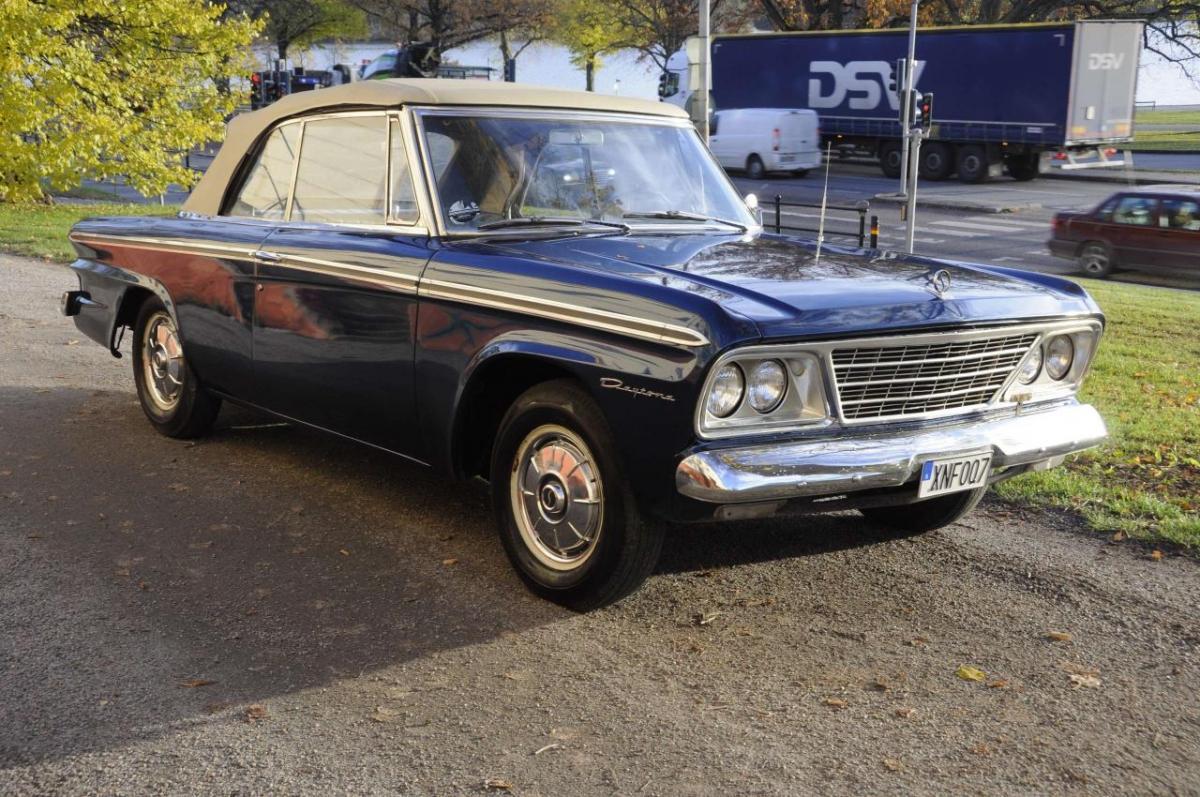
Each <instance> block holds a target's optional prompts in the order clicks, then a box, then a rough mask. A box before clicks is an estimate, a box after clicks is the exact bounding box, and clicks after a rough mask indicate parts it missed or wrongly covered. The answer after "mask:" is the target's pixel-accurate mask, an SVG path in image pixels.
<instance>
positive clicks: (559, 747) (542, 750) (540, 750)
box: [533, 743, 563, 755]
mask: <svg viewBox="0 0 1200 797" xmlns="http://www.w3.org/2000/svg"><path fill="white" fill-rule="evenodd" d="M562 749H563V746H562V745H561V744H557V743H555V744H548V745H546V746H545V747H539V748H538V749H536V750H534V751H533V754H534V755H541V754H542V753H548V752H550V751H551V750H562Z"/></svg>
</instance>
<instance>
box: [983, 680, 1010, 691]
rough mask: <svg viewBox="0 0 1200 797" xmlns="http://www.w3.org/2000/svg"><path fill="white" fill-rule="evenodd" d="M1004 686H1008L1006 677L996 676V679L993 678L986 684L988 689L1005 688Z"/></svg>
mask: <svg viewBox="0 0 1200 797" xmlns="http://www.w3.org/2000/svg"><path fill="white" fill-rule="evenodd" d="M1006 688H1008V679H1006V678H997V679H996V680H994V681H992V682H991V683H990V684H988V689H1006Z"/></svg>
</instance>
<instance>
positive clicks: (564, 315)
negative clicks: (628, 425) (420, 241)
mask: <svg viewBox="0 0 1200 797" xmlns="http://www.w3.org/2000/svg"><path fill="white" fill-rule="evenodd" d="M419 293H420V295H421V296H422V297H423V298H431V299H445V300H447V301H451V302H463V303H465V304H475V305H481V306H484V307H492V308H495V309H497V310H508V311H511V312H514V313H520V314H522V315H532V316H537V317H538V318H548V319H551V320H554V321H563V322H565V323H568V324H573V325H576V326H584V327H590V328H592V329H599V330H603V331H605V332H614V333H616V334H618V335H625V336H626V337H632V338H639V339H641V340H649V341H653V342H655V343H667V344H671V345H675V346H688V347H691V346H707V345H708V343H709V340H708V338H706V337H705V336H704V335H702V334H700V333H699V332H696V331H695V330H692V329H688V328H687V327H682V326H678V325H675V324H667V323H664V322H661V321H650V320H647V319H644V318H637V317H636V316H630V315H625V314H623V313H612V312H609V311H607V310H596V309H594V308H591V307H584V306H582V305H577V304H568V303H566V302H556V301H553V300H551V299H538V298H534V297H532V296H520V295H517V294H513V293H508V292H506V291H494V290H490V289H488V288H477V287H475V286H473V285H464V284H462V283H458V282H443V281H442V280H435V279H423V280H421V287H420V291H419Z"/></svg>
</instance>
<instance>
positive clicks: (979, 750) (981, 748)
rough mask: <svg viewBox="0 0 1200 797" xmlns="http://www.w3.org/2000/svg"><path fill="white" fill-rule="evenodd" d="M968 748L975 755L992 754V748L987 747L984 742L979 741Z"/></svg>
mask: <svg viewBox="0 0 1200 797" xmlns="http://www.w3.org/2000/svg"><path fill="white" fill-rule="evenodd" d="M970 750H971V752H972V753H974V754H975V755H991V754H992V748H990V747H988V746H987V744H986V743H985V742H980V743H979V744H977V745H975V746H974V747H972V748H970Z"/></svg>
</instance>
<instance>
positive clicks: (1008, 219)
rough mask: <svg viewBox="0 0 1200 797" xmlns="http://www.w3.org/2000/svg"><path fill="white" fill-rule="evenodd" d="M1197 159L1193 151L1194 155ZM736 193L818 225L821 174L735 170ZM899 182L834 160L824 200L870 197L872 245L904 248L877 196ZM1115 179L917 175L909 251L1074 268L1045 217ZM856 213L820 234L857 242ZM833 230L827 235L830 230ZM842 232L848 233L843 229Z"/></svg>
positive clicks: (767, 213)
mask: <svg viewBox="0 0 1200 797" xmlns="http://www.w3.org/2000/svg"><path fill="white" fill-rule="evenodd" d="M1197 158H1198V159H1200V156H1197ZM734 182H735V183H736V184H737V186H738V188H739V190H741V191H742V192H743V193H754V194H756V195H757V196H758V198H759V201H760V204H761V205H762V207H763V221H764V223H765V224H766V225H767V226H768V227H771V226H772V225H773V224H774V209H773V206H772V202H773V201H774V198H775V197H776V196H777V195H778V196H781V197H783V201H784V202H785V203H786V202H803V203H810V204H814V205H817V207H806V208H786V207H785V208H782V210H781V216H782V218H781V221H782V224H783V225H784V226H785V227H792V228H796V229H800V230H806V232H799V233H798V234H802V235H809V236H810V237H815V232H816V230H817V227H818V226H819V221H820V216H821V213H820V209H819V205H820V203H821V197H822V193H823V192H824V190H825V183H824V174H823V173H821V172H819V171H813V172H810V173H809V174H808V176H806V177H803V178H794V177H776V176H772V177H771V178H770V179H767V180H757V181H756V180H749V179H747V178H745V177H743V176H740V175H734ZM897 187H898V181H896V180H888V179H886V178H884V177H883V176H882V175H881V174H880V173H879V169H878V168H877V167H876V166H874V165H871V164H866V163H855V162H835V163H833V164H831V167H830V174H829V187H828V197H827V202H828V203H829V204H830V205H842V206H853V205H855V204H856V203H858V202H861V201H867V202H869V203H870V214H872V215H877V216H878V217H879V224H880V236H879V245H880V247H881V248H883V249H893V250H896V251H903V249H904V244H905V241H904V236H905V223H904V221H902V219H901V215H900V205H899V203H897V202H895V201H889V200H885V199H880V198H878V197H879V195H880V194H894V193H895V192H896V190H897ZM1121 188H1122V186H1121V184H1119V183H1112V182H1107V181H1098V180H1094V179H1091V178H1088V177H1079V178H1067V179H1041V180H1036V181H1033V182H1028V183H1018V182H1016V181H1013V180H1011V179H1008V178H1004V179H998V180H995V181H993V182H990V183H986V184H983V185H965V184H962V183H959V182H957V181H945V182H939V183H932V182H925V181H922V182H921V184H920V186H919V187H918V194H917V196H918V201H919V205H918V209H917V214H916V218H917V227H916V232H915V235H914V250H915V251H916V253H917V254H924V255H932V256H934V257H946V258H951V259H956V260H964V261H968V262H980V263H993V264H997V265H1003V266H1011V267H1014V268H1022V269H1029V270H1032V271H1040V272H1044V273H1049V274H1076V273H1077V269H1076V267H1075V264H1074V263H1073V262H1072V261H1069V260H1063V259H1060V258H1055V257H1052V256H1051V255H1050V253H1049V251H1048V250H1047V248H1046V240H1047V239H1048V238H1049V236H1050V220H1051V219H1052V218H1053V216H1054V213H1055V212H1057V211H1060V210H1086V209H1089V208H1092V207H1095V206H1096V205H1097V204H1099V203H1100V202H1101V201H1102V200H1103V199H1104V198H1105V197H1108V196H1110V195H1111V194H1113V193H1115V192H1116V191H1119V190H1120V189H1121ZM857 231H858V214H857V213H855V212H853V211H847V210H829V211H827V213H826V233H827V240H828V241H830V242H831V243H854V242H856V241H857V238H856V235H857ZM830 232H832V233H833V234H832V235H830V234H829V233H830ZM846 233H849V234H850V235H849V236H847V235H846ZM1113 279H1115V280H1117V281H1122V282H1135V283H1141V284H1147V285H1159V286H1166V287H1175V288H1191V289H1195V288H1200V276H1198V277H1197V278H1196V279H1195V280H1188V279H1181V278H1179V277H1168V276H1163V275H1157V274H1148V273H1145V272H1138V271H1121V272H1118V273H1117V274H1115V275H1114V276H1113Z"/></svg>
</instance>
